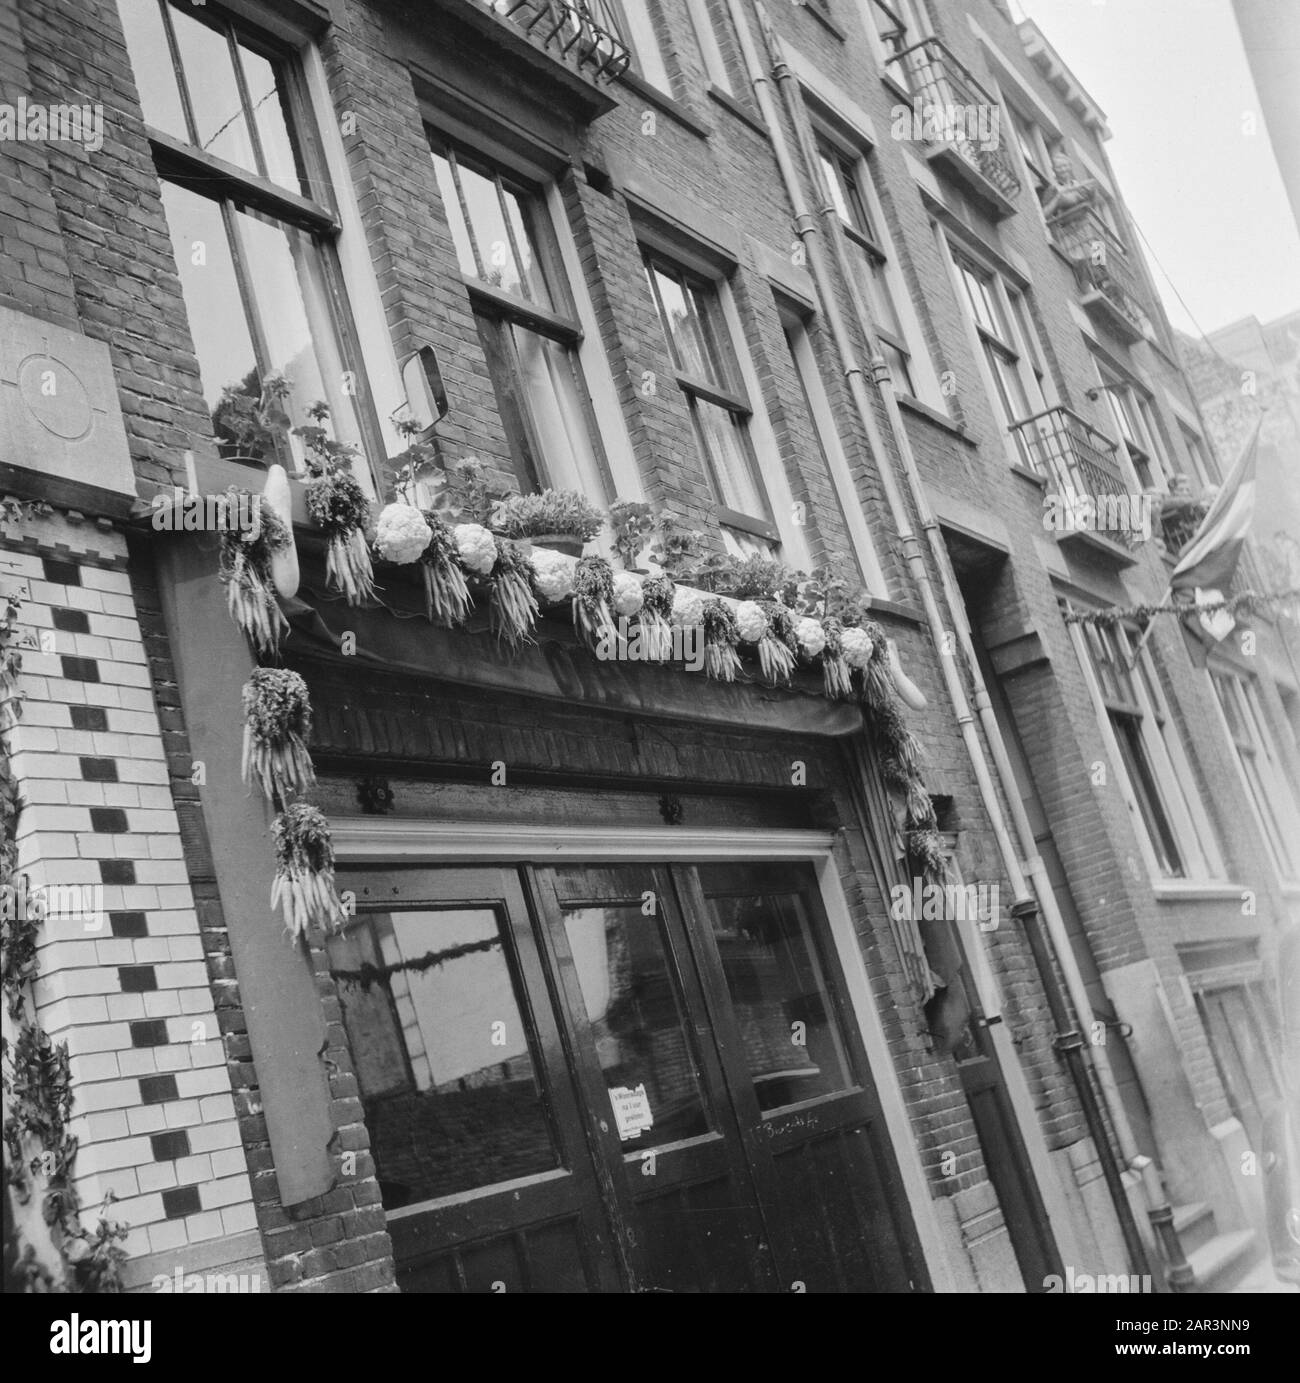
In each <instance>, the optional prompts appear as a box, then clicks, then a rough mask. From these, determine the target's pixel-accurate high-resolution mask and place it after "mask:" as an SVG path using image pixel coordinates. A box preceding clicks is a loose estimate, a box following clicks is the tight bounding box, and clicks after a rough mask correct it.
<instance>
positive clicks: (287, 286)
mask: <svg viewBox="0 0 1300 1383" xmlns="http://www.w3.org/2000/svg"><path fill="white" fill-rule="evenodd" d="M237 220H238V223H239V234H240V239H241V241H242V243H243V247H244V253H245V255H246V257H247V260H248V277H249V281H250V287H251V289H252V294H253V302H254V304H255V305H256V309H257V315H258V320H259V322H260V323H261V327H262V331H263V333H264V335H265V337H266V345H267V351H268V358H267V360H266V362H265V364H266V370H267V373H268V374H280V375H283V376H284V377H285V379H286V380H287V381H288V383H289V395H288V398H287V399H286V400H285V408H286V411H287V412H288V414H289V417H290V418H291V419H292V420H293V422H294V424H295V426H301V425H303V424H304V423H306V422H307V421H308V416H307V409H308V408H309V407H310V406H311V405H312V404H313V403H316V402H317V401H324V402H326V403H328V404H329V405H330V410H331V414H332V419H333V424H334V431H335V433H336V434H337V435H339V436H340V437H344V438H348V439H349V440H351V439H354V438H355V436H356V429H355V421H354V418H353V415H352V408H351V401H350V395H349V394H347V393H346V392H345V391H344V389H343V368H344V367H343V363H342V360H341V359H340V357H339V354H338V350H337V346H336V345H335V342H334V331H333V324H332V322H331V319H330V312H329V306H328V302H329V299H328V293H327V289H326V285H325V280H324V272H323V269H322V266H321V263H320V256H319V251H318V250H317V247H316V244H315V242H314V241H313V239H312V237H311V236H310V235H308V234H307V232H306V231H302V230H298V229H297V228H296V227H294V226H287V225H285V224H284V223H283V222H281V221H274V220H272V219H271V218H270V217H268V216H263V215H262V214H261V213H260V212H255V211H249V210H241V211H239V212H238V214H237ZM292 443H293V446H294V450H295V453H296V454H298V456H299V460H300V461H301V459H302V454H301V452H300V450H299V449H300V446H301V444H300V443H299V441H298V439H297V438H293V439H292Z"/></svg>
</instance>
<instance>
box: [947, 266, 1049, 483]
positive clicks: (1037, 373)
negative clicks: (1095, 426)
mask: <svg viewBox="0 0 1300 1383" xmlns="http://www.w3.org/2000/svg"><path fill="white" fill-rule="evenodd" d="M954 258H955V262H956V267H957V277H958V280H959V283H960V286H961V296H962V301H963V304H964V306H965V309H966V313H967V316H968V317H969V319H970V322H971V324H972V326H973V327H974V330H975V335H976V337H977V338H978V340H979V343H980V348H981V350H982V352H983V354H984V359H985V363H986V364H987V365H988V370H989V375H990V376H991V378H992V382H993V388H994V395H995V397H994V402H995V405H996V408H997V411H998V413H999V414H1000V415H1001V421H1002V425H1003V427H1004V428H1006V429H1007V430H1008V431H1011V433H1012V435H1013V436H1014V437H1015V440H1016V446H1017V448H1018V449H1019V452H1020V459H1021V460H1022V462H1023V463H1024V464H1025V465H1026V466H1027V467H1028V468H1029V469H1031V470H1034V469H1037V465H1036V462H1035V461H1034V459H1033V457H1032V456H1031V455H1030V452H1029V447H1030V445H1031V442H1030V439H1029V438H1028V437H1027V436H1026V435H1025V432H1024V429H1015V428H1014V424H1016V423H1020V422H1023V421H1024V420H1025V419H1026V418H1033V417H1037V416H1038V414H1040V413H1042V412H1043V411H1044V410H1045V409H1046V408H1047V407H1048V403H1047V391H1046V381H1047V376H1046V371H1045V370H1044V367H1043V360H1042V354H1041V352H1040V350H1039V346H1038V337H1037V333H1036V331H1035V330H1034V325H1033V322H1032V320H1031V318H1030V314H1029V308H1028V304H1027V303H1026V301H1025V296H1024V294H1023V293H1021V292H1020V290H1019V289H1017V288H1015V287H1013V286H1012V285H1011V284H1008V283H1006V282H1005V281H1004V280H1003V279H1002V276H1001V275H1000V274H996V273H994V272H993V271H992V270H991V269H985V268H984V267H983V266H982V265H979V264H976V263H975V261H974V260H971V259H968V258H966V257H965V256H964V255H961V254H956V255H955V256H954Z"/></svg>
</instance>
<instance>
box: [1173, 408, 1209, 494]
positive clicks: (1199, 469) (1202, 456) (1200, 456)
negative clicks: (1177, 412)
mask: <svg viewBox="0 0 1300 1383" xmlns="http://www.w3.org/2000/svg"><path fill="white" fill-rule="evenodd" d="M1178 430H1179V432H1180V433H1181V434H1182V438H1183V446H1184V447H1186V448H1187V455H1188V458H1189V459H1190V460H1191V463H1192V471H1193V472H1194V473H1195V475H1196V478H1197V479H1198V480H1199V481H1200V482H1201V484H1202V485H1215V484H1217V483H1218V482H1217V481H1216V480H1215V478H1214V477H1215V473H1214V468H1213V466H1212V465H1211V464H1210V458H1209V454H1208V453H1207V451H1206V450H1205V443H1204V441H1203V440H1202V439H1201V435H1200V433H1199V432H1193V431H1192V429H1191V428H1190V427H1188V426H1187V424H1186V423H1182V422H1180V423H1179V424H1178Z"/></svg>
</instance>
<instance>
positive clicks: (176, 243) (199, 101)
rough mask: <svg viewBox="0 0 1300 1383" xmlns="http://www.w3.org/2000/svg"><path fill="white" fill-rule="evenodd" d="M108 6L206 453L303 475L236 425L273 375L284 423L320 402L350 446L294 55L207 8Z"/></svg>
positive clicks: (343, 364) (354, 397) (322, 192)
mask: <svg viewBox="0 0 1300 1383" xmlns="http://www.w3.org/2000/svg"><path fill="white" fill-rule="evenodd" d="M119 4H120V12H121V15H122V22H123V31H124V34H125V37H126V42H127V50H128V53H129V55H130V58H131V63H132V66H133V68H134V70H135V72H136V75H137V79H138V81H137V85H138V86H139V88H140V93H141V101H142V104H143V110H144V116H145V120H146V123H147V125H148V127H149V132H150V134H151V136H152V138H153V151H154V159H155V163H156V166H157V169H158V174H159V177H160V178H161V179H162V200H163V206H164V209H165V211H166V215H167V225H168V229H169V231H170V234H171V240H172V246H173V249H174V252H175V257H176V264H177V268H178V270H179V273H180V281H181V289H182V293H183V295H184V299H185V306H186V311H187V314H188V317H189V324H190V334H191V337H192V339H193V342H194V349H195V353H196V355H197V358H198V365H199V375H200V379H201V384H202V389H203V394H204V398H205V400H206V403H207V406H208V408H209V410H210V413H211V417H212V425H213V431H214V434H215V436H216V439H217V442H218V446H219V449H220V450H221V452H222V454H223V455H226V456H228V457H231V458H240V459H246V460H262V459H265V457H266V456H267V455H268V449H270V450H271V451H272V452H274V454H275V455H277V456H279V458H280V459H282V460H284V461H286V462H288V463H289V464H291V465H298V466H301V465H302V464H303V453H302V449H301V446H300V444H299V443H298V441H297V439H294V438H289V437H287V436H283V435H276V436H270V437H268V436H267V435H266V433H265V432H264V431H262V430H260V429H255V428H254V427H253V426H252V425H251V423H250V410H251V409H252V408H253V406H254V405H255V404H256V403H257V401H258V400H259V398H260V397H261V394H262V385H263V381H264V380H265V379H266V378H267V377H268V376H272V375H279V376H282V377H283V378H284V379H285V381H286V383H287V385H288V395H287V398H286V400H285V403H284V408H285V411H286V412H287V413H288V416H289V420H290V422H292V423H294V424H303V423H306V422H307V421H308V416H307V410H308V408H309V407H310V406H311V405H312V404H314V403H316V402H318V401H324V402H326V403H328V404H329V405H330V409H331V417H332V426H333V429H334V431H335V434H336V435H337V436H338V437H339V438H341V439H342V440H346V441H351V442H359V441H360V440H361V439H362V428H363V427H364V426H365V425H366V420H365V417H364V415H363V414H362V412H361V410H360V409H359V407H358V403H359V400H360V399H361V398H362V397H363V387H364V377H363V376H362V374H361V372H360V371H359V370H358V369H357V368H356V366H357V364H358V352H357V351H356V349H355V347H354V346H353V345H352V344H351V342H352V328H351V323H350V320H349V318H348V315H347V311H346V308H345V306H344V294H343V291H342V286H341V282H340V278H339V272H338V265H337V262H336V259H335V255H334V241H335V239H336V237H337V228H338V223H337V219H336V217H335V214H334V210H333V205H332V198H331V193H330V189H329V184H328V180H327V179H326V177H325V175H324V169H323V166H322V161H321V160H320V158H319V157H318V155H316V153H315V152H314V141H313V137H312V134H313V132H312V126H311V119H310V115H309V112H308V110H307V107H306V102H305V99H304V97H303V95H302V93H301V91H300V88H299V81H298V75H299V74H298V71H297V67H296V62H295V57H294V55H293V54H291V53H289V52H287V51H285V50H282V49H280V48H278V47H276V46H275V45H273V44H272V43H271V42H270V41H268V40H265V39H263V38H262V37H261V36H260V35H258V34H255V33H253V32H251V31H249V30H247V29H246V28H245V27H244V26H243V25H242V24H241V23H240V22H238V21H235V20H232V19H230V18H228V17H226V16H224V15H222V14H221V13H220V11H218V9H217V8H216V7H215V6H213V7H211V8H210V9H209V8H207V7H205V8H204V9H202V10H200V11H198V12H192V11H189V10H187V9H182V8H180V7H178V6H177V5H174V4H171V3H169V2H168V0H119Z"/></svg>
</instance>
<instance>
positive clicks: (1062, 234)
mask: <svg viewBox="0 0 1300 1383" xmlns="http://www.w3.org/2000/svg"><path fill="white" fill-rule="evenodd" d="M1047 224H1048V229H1049V230H1050V231H1051V235H1052V239H1053V240H1054V241H1055V242H1056V245H1057V248H1058V249H1060V250H1061V252H1062V253H1063V254H1064V255H1065V256H1066V258H1067V259H1069V260H1070V262H1071V263H1072V264H1073V265H1074V275H1075V278H1076V280H1077V281H1078V284H1079V291H1080V293H1081V294H1082V295H1083V305H1084V307H1096V308H1099V309H1100V310H1102V311H1103V312H1104V313H1105V315H1106V316H1107V317H1108V318H1109V320H1110V325H1111V326H1112V328H1114V329H1115V330H1116V331H1117V332H1118V333H1119V335H1120V336H1122V337H1124V338H1126V339H1128V340H1130V341H1136V340H1139V339H1140V338H1141V337H1143V336H1147V335H1149V334H1150V333H1151V329H1152V328H1151V319H1150V317H1148V316H1147V313H1146V309H1145V308H1144V307H1143V306H1142V300H1143V298H1144V296H1145V290H1144V289H1143V287H1142V281H1141V278H1140V277H1139V275H1138V272H1137V269H1136V267H1135V266H1134V264H1133V261H1132V260H1131V259H1130V258H1129V255H1128V251H1127V250H1126V249H1125V248H1124V244H1123V242H1122V241H1121V240H1120V238H1119V236H1117V235H1116V234H1115V232H1114V231H1113V230H1111V228H1110V227H1109V226H1108V225H1107V224H1106V222H1105V221H1104V220H1103V219H1102V217H1101V213H1100V212H1099V211H1098V210H1097V208H1096V207H1095V206H1092V205H1091V204H1085V205H1083V206H1079V207H1074V208H1072V209H1071V210H1069V211H1066V212H1063V213H1062V214H1061V215H1059V216H1054V217H1052V218H1051V220H1050V221H1049V222H1048V223H1047Z"/></svg>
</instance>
